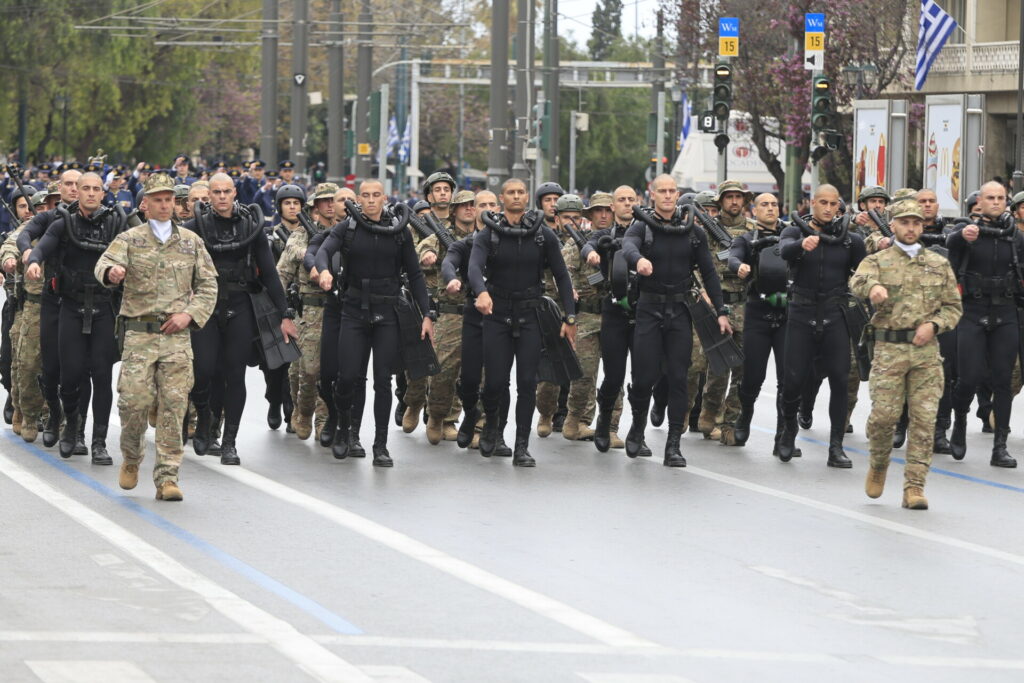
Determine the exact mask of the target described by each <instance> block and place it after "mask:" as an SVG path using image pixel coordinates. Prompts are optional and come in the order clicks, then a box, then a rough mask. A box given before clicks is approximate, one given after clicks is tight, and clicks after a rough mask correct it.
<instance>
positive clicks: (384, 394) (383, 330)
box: [325, 303, 401, 445]
mask: <svg viewBox="0 0 1024 683" xmlns="http://www.w3.org/2000/svg"><path fill="white" fill-rule="evenodd" d="M325 314H326V311H325ZM325 317H326V315H325ZM334 350H335V354H336V356H337V358H336V363H337V368H338V376H337V379H336V380H335V386H334V400H335V404H336V406H337V409H338V410H339V411H344V410H349V411H351V409H352V408H353V407H354V406H355V403H356V399H357V398H358V397H357V395H356V394H357V388H358V387H360V386H363V385H364V384H365V381H366V379H365V378H366V369H367V367H368V365H369V363H370V352H371V351H372V352H373V421H374V426H375V428H376V430H377V433H378V434H380V435H382V436H385V437H386V434H387V425H388V422H389V420H390V417H391V415H390V414H391V376H392V375H393V374H395V370H396V369H397V368H398V367H399V365H400V359H401V335H400V333H399V329H398V314H397V313H396V312H395V309H394V307H393V306H387V305H378V304H374V305H372V307H371V309H370V310H369V311H366V312H365V315H364V311H363V310H362V309H360V308H359V306H358V305H356V304H350V303H345V304H343V305H342V309H341V321H340V326H339V333H338V337H337V340H336V342H335V345H334ZM365 401H366V394H365V392H363V395H362V399H361V400H360V401H359V402H360V403H364V402H365ZM350 415H353V417H354V414H353V413H352V412H350ZM359 415H360V417H361V416H362V410H361V409H360V412H359ZM382 445H383V444H382Z"/></svg>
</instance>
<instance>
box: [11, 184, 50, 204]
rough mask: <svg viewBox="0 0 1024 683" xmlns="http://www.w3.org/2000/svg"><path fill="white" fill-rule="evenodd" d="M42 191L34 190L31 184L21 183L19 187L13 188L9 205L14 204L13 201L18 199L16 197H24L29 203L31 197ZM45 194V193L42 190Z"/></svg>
mask: <svg viewBox="0 0 1024 683" xmlns="http://www.w3.org/2000/svg"><path fill="white" fill-rule="evenodd" d="M39 192H42V190H39V191H36V188H35V186H33V185H23V186H22V187H21V189H18V188H14V192H12V193H11V206H14V202H16V201H18V197H24V198H25V199H26V200H28V201H29V203H31V202H32V197H34V196H35V195H37V194H39ZM43 195H44V196H45V195H46V193H45V192H43Z"/></svg>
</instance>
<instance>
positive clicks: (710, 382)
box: [694, 303, 744, 427]
mask: <svg viewBox="0 0 1024 683" xmlns="http://www.w3.org/2000/svg"><path fill="white" fill-rule="evenodd" d="M743 309H744V306H743V304H742V303H737V304H732V311H731V312H730V313H729V324H730V325H732V330H733V335H732V337H733V339H735V340H736V343H737V344H738V345H739V347H740V348H741V349H742V348H743ZM696 336H697V335H696V334H694V337H695V338H696ZM695 343H698V344H699V342H697V341H695ZM701 354H702V355H703V349H701ZM706 362H707V361H706V359H705V363H706ZM741 382H743V366H742V365H739V366H737V367H735V368H732V369H731V370H730V371H729V372H728V373H726V374H724V375H716V374H714V373H712V372H711V371H710V370H709V371H708V376H707V379H706V380H705V382H704V402H703V403H702V404H701V408H700V419H701V421H702V422H710V423H711V424H714V425H715V426H717V427H722V426H724V425H731V424H733V423H734V422H736V418H738V417H739V416H740V397H739V391H740V383H741Z"/></svg>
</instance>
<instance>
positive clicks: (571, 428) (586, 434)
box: [562, 414, 594, 441]
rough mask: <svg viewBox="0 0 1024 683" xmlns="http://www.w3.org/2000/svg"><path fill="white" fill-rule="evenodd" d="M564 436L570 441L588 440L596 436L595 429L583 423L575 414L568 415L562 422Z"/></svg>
mask: <svg viewBox="0 0 1024 683" xmlns="http://www.w3.org/2000/svg"><path fill="white" fill-rule="evenodd" d="M562 436H564V437H565V438H566V439H568V440H569V441H587V440H589V439H593V438H594V430H593V429H591V428H590V425H586V424H583V423H582V422H580V419H579V418H578V417H576V416H575V415H572V414H570V415H567V416H566V418H565V422H564V423H563V424H562Z"/></svg>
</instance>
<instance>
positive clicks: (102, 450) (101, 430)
mask: <svg viewBox="0 0 1024 683" xmlns="http://www.w3.org/2000/svg"><path fill="white" fill-rule="evenodd" d="M92 464H93V465H113V464H114V460H113V459H112V458H111V457H110V454H109V453H107V425H93V426H92Z"/></svg>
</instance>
